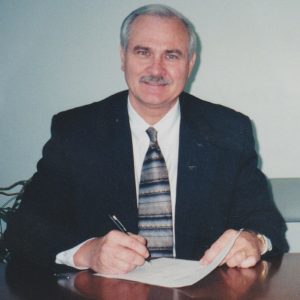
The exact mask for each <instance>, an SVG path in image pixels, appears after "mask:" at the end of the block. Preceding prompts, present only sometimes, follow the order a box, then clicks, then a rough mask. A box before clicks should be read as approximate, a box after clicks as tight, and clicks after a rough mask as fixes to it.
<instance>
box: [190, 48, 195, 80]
mask: <svg viewBox="0 0 300 300" xmlns="http://www.w3.org/2000/svg"><path fill="white" fill-rule="evenodd" d="M195 62H196V53H193V55H192V57H191V59H190V61H189V77H190V75H191V73H192V71H193V68H194V66H195Z"/></svg>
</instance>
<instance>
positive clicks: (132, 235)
mask: <svg viewBox="0 0 300 300" xmlns="http://www.w3.org/2000/svg"><path fill="white" fill-rule="evenodd" d="M129 235H130V236H131V237H133V238H135V239H136V240H137V241H139V242H141V243H142V244H143V245H146V244H147V240H146V239H145V238H144V237H143V236H141V235H138V234H133V233H129Z"/></svg>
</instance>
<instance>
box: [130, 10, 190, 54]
mask: <svg viewBox="0 0 300 300" xmlns="http://www.w3.org/2000/svg"><path fill="white" fill-rule="evenodd" d="M145 43H146V44H145ZM137 44H141V45H142V46H168V47H170V46H171V47H176V48H184V49H187V48H188V45H189V35H188V31H187V29H186V27H185V26H184V24H183V23H182V22H181V21H180V20H179V19H178V18H175V17H171V18H167V17H159V16H147V15H144V16H139V17H137V18H136V19H135V20H134V21H133V22H132V24H131V27H130V33H129V40H128V46H129V47H130V46H133V47H134V46H135V45H137ZM144 44H145V45H144Z"/></svg>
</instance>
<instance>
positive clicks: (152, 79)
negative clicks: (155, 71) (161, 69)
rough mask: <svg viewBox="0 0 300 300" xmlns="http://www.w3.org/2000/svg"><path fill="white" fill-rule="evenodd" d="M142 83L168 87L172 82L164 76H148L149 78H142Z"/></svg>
mask: <svg viewBox="0 0 300 300" xmlns="http://www.w3.org/2000/svg"><path fill="white" fill-rule="evenodd" d="M140 82H143V83H150V84H155V85H167V84H170V83H171V82H172V81H171V80H169V79H165V78H164V77H163V76H155V75H148V76H142V77H141V78H140Z"/></svg>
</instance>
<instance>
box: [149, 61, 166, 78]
mask: <svg viewBox="0 0 300 300" xmlns="http://www.w3.org/2000/svg"><path fill="white" fill-rule="evenodd" d="M149 70H150V72H151V74H152V75H155V76H160V75H162V76H163V75H164V74H165V67H164V61H163V58H162V57H161V56H155V57H153V58H152V61H151V64H150V66H149Z"/></svg>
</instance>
